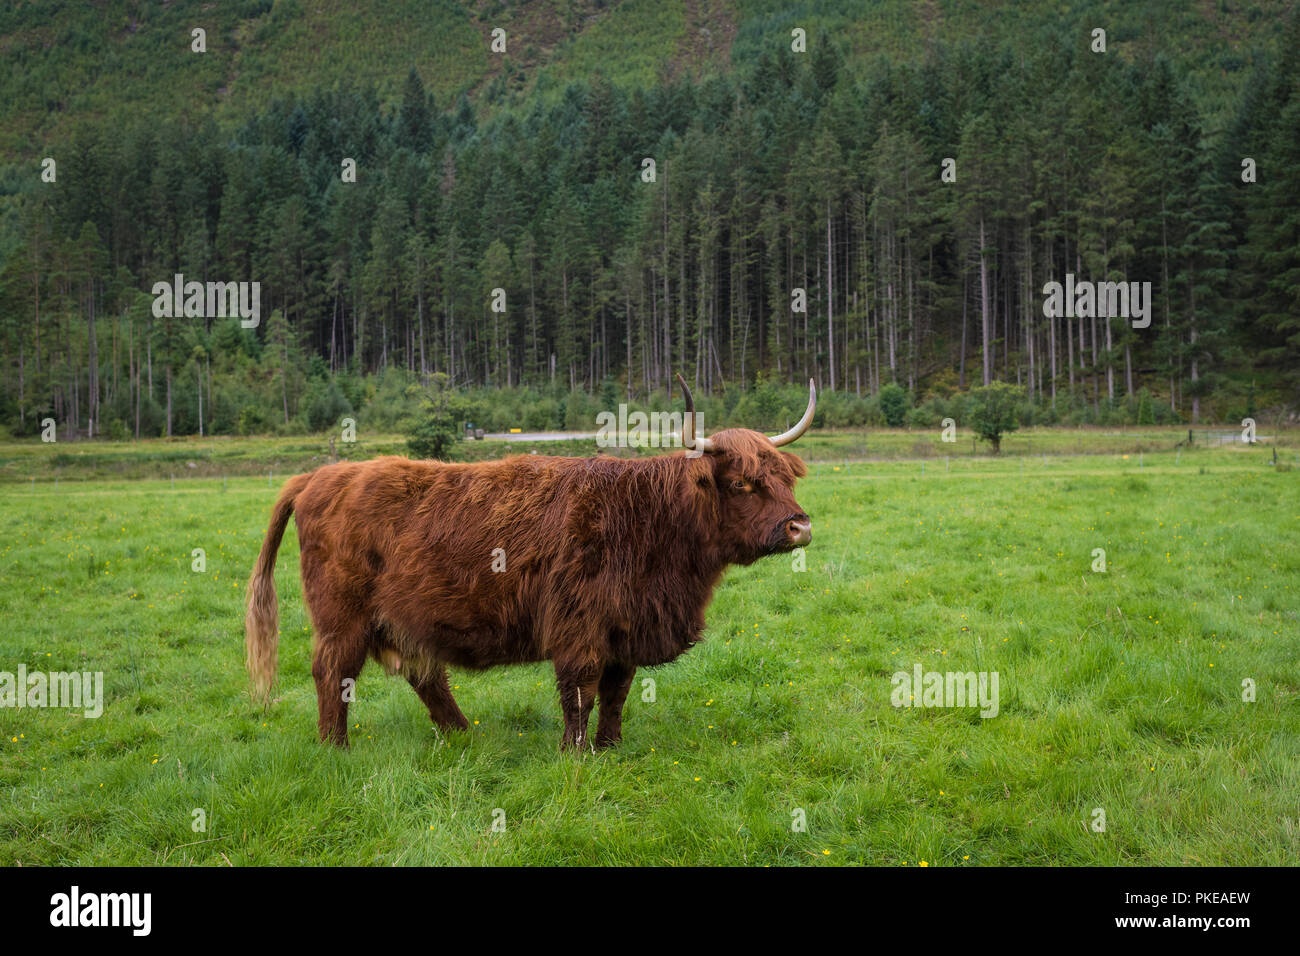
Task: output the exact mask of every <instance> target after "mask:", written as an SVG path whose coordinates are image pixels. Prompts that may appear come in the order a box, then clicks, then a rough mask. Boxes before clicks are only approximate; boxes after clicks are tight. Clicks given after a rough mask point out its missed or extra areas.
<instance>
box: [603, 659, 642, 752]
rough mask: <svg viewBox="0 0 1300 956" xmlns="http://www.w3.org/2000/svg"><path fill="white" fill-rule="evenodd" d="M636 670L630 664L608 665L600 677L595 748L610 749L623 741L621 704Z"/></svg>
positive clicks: (625, 697) (624, 699) (625, 698)
mask: <svg viewBox="0 0 1300 956" xmlns="http://www.w3.org/2000/svg"><path fill="white" fill-rule="evenodd" d="M635 674H636V668H635V667H633V666H632V665H630V664H609V665H608V666H606V668H605V670H604V672H603V673H602V674H601V675H600V691H599V693H600V718H599V719H598V720H597V722H596V746H597V747H610V746H612V745H614V744H616V743H618V742H619V741H620V740H622V739H623V702H624V701H626V700H627V692H628V688H630V687H631V686H632V677H633V675H635Z"/></svg>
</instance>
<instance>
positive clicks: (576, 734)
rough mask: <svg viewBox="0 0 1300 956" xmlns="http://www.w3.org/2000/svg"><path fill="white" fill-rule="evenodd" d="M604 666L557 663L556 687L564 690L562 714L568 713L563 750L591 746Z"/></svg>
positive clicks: (562, 694)
mask: <svg viewBox="0 0 1300 956" xmlns="http://www.w3.org/2000/svg"><path fill="white" fill-rule="evenodd" d="M602 671H603V668H602V667H601V666H600V665H598V664H597V665H591V664H574V663H565V662H563V661H560V660H557V661H556V662H555V683H556V684H557V685H558V686H559V688H560V710H561V711H562V712H563V713H564V736H563V737H562V738H561V739H560V749H561V750H582V749H584V748H585V747H587V746H588V740H587V720H588V718H590V717H591V705H592V704H594V703H595V702H596V691H597V688H598V687H599V685H600V675H601V673H602Z"/></svg>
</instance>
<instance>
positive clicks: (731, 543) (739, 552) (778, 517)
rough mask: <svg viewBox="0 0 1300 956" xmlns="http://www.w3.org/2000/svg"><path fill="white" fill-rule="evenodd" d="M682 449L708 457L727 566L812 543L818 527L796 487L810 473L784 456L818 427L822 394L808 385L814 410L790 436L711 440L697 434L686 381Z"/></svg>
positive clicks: (738, 432) (744, 433)
mask: <svg viewBox="0 0 1300 956" xmlns="http://www.w3.org/2000/svg"><path fill="white" fill-rule="evenodd" d="M677 381H678V382H680V383H681V386H682V391H683V392H684V393H685V395H686V414H685V416H683V423H682V444H683V445H684V446H685V447H686V448H687V449H688V451H690V452H695V453H702V455H701V457H702V461H703V462H704V465H702V466H701V468H700V469H699V471H698V472H697V474H698V480H699V481H700V483H701V484H702V485H703V484H705V483H707V482H709V481H711V482H712V487H711V488H708V489H705V490H707V491H709V492H711V494H712V496H716V497H715V500H716V502H717V516H718V525H719V537H720V544H721V547H722V550H723V553H724V555H725V558H726V560H727V561H728V562H729V563H733V564H751V563H753V562H754V561H757V560H758V559H759V558H761V557H763V556H765V555H769V554H776V553H778V552H781V551H791V550H793V549H795V548H800V547H803V546H804V545H806V544H808V543H809V542H810V541H812V521H811V519H809V517H808V515H807V514H806V513H805V512H804V510H803V508H802V507H800V506H799V502H797V501H795V500H794V483H795V481H797V480H798V479H800V478H802V477H803V476H804V475H806V474H807V473H808V469H807V468H806V467H805V466H804V463H803V461H802V460H800V458H799V457H798V456H797V455H792V454H790V453H789V452H785V451H780V448H781V446H782V445H788V444H790V443H791V442H793V441H795V440H796V439H797V438H799V436H800V435H802V434H803V433H804V432H806V431H807V430H808V426H810V425H811V424H812V419H813V411H814V410H815V409H816V407H817V389H816V387H815V386H814V385H813V383H812V382H811V381H810V382H809V383H808V409H807V411H805V412H804V413H803V417H802V418H800V419H799V421H798V422H797V423H796V424H795V426H794V427H793V428H791V429H790V430H789V431H787V432H783V433H782V434H780V435H773V436H771V437H770V438H769V437H768V436H767V435H764V434H763V433H762V432H756V431H750V430H749V429H748V428H728V429H726V430H725V431H720V432H715V433H714V434H713V435H710V436H708V437H707V438H706V437H704V436H702V435H696V434H695V401H694V399H693V398H692V397H691V390H690V389H689V388H688V387H687V385H686V381H685V380H684V379H683V378H682V377H681V376H680V375H678V376H677Z"/></svg>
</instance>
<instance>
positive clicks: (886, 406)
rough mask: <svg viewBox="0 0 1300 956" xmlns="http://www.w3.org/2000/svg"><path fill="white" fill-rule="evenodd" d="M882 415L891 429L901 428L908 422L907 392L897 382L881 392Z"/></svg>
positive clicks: (885, 387) (891, 383)
mask: <svg viewBox="0 0 1300 956" xmlns="http://www.w3.org/2000/svg"><path fill="white" fill-rule="evenodd" d="M880 413H881V414H882V415H884V416H885V424H886V425H888V426H889V427H890V428H901V427H902V426H903V424H904V423H905V422H906V421H907V391H906V390H905V389H904V388H903V386H901V385H899V384H898V383H897V382H890V383H889V384H888V385H886V386H884V387H883V388H881V390H880Z"/></svg>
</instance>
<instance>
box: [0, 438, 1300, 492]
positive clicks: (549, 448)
mask: <svg viewBox="0 0 1300 956" xmlns="http://www.w3.org/2000/svg"><path fill="white" fill-rule="evenodd" d="M1215 431H1217V432H1220V433H1222V434H1225V435H1233V434H1236V433H1237V432H1238V431H1239V430H1238V429H1233V428H1228V427H1221V428H1218V429H1215ZM1202 435H1203V433H1202V432H1201V430H1199V429H1198V430H1197V432H1196V439H1195V440H1196V442H1197V444H1195V445H1194V446H1192V447H1185V448H1183V449H1182V451H1181V452H1178V445H1179V443H1180V442H1184V441H1185V440H1186V438H1187V429H1186V428H1179V427H1156V426H1145V427H1128V428H1027V429H1022V430H1020V431H1017V432H1013V433H1010V434H1008V435H1006V436H1005V437H1004V438H1003V440H1002V455H1003V456H1004V457H1034V456H1038V457H1041V456H1043V455H1050V456H1061V455H1098V454H1115V455H1122V454H1131V455H1138V454H1150V453H1152V452H1163V451H1170V452H1175V453H1176V457H1177V458H1178V461H1179V463H1180V464H1181V463H1182V462H1183V461H1188V462H1193V461H1196V460H1198V457H1197V456H1200V455H1202V454H1204V453H1205V452H1206V451H1207V446H1206V445H1205V444H1204V439H1203V437H1202ZM1259 435H1260V438H1261V441H1262V442H1264V443H1266V444H1267V448H1268V450H1269V451H1270V452H1271V451H1272V449H1273V448H1276V449H1277V451H1278V455H1279V460H1280V461H1282V462H1283V463H1284V464H1289V465H1291V466H1293V467H1294V466H1296V465H1300V432H1297V431H1295V430H1294V429H1292V430H1278V429H1275V428H1272V427H1267V426H1261V430H1260V432H1259ZM954 437H955V438H956V440H955V441H952V442H945V441H944V440H943V437H942V432H941V430H940V429H937V428H931V429H905V428H874V429H873V428H856V429H847V428H846V429H838V430H836V429H826V430H818V431H816V432H814V433H813V434H810V435H808V436H806V437H804V438H803V439H801V440H800V443H799V452H800V454H801V455H802V456H803V458H804V459H805V460H807V461H810V462H831V463H837V462H838V463H840V464H847V463H849V462H854V461H888V460H893V459H908V460H920V459H938V460H940V461H942V460H943V459H958V458H980V459H987V458H988V456H989V446H988V444H987V443H986V442H980V441H976V440H975V439H974V438H973V437H972V436H971V433H970V432H969V431H963V432H959V433H958V435H957V436H954ZM406 447H407V446H406V438H405V437H404V436H402V435H390V434H376V435H369V434H365V433H362V434H359V435H358V436H357V440H356V441H355V442H348V443H345V442H342V441H336V442H335V443H334V453H335V455H336V456H337V457H339V458H346V459H351V460H353V461H359V460H363V459H366V458H373V457H375V456H376V455H405V454H406V453H407V450H406ZM1234 450H1240V449H1239V448H1238V449H1234ZM529 451H536V452H538V453H539V454H549V455H579V456H585V455H592V454H594V453H595V452H596V451H597V449H596V446H595V442H594V441H593V440H592V439H573V440H562V441H546V442H533V443H525V442H507V441H500V440H490V439H485V440H481V441H465V442H461V443H460V444H459V445H458V447H457V452H456V454H457V456H458V457H459V458H461V459H462V460H465V461H484V460H487V459H493V458H500V457H502V456H504V455H515V454H525V453H527V452H529ZM604 453H605V454H612V455H635V454H638V453H644V454H652V455H654V454H660V453H661V451H660V450H659V449H653V448H650V449H641V450H638V449H633V448H611V449H607V450H606V451H605V452H604ZM329 455H330V440H329V438H328V437H327V436H325V435H299V436H291V437H284V438H267V437H250V438H235V437H227V436H221V437H218V438H196V437H176V438H151V439H144V440H143V441H124V442H112V441H72V442H69V441H64V440H60V441H58V442H56V443H50V444H44V443H42V442H39V441H35V440H27V441H8V442H6V441H0V484H2V483H4V482H38V483H47V482H52V481H54V480H56V479H57V480H60V481H83V480H86V479H107V480H113V479H128V478H131V479H134V478H165V479H167V480H168V482H169V484H170V483H171V482H172V481H178V482H182V483H183V482H185V481H187V480H189V479H194V478H199V479H202V478H209V479H210V478H218V479H219V478H223V477H236V476H239V475H245V476H253V475H256V476H259V477H262V478H266V477H268V476H270V477H271V479H272V480H273V481H274V480H275V477H276V476H277V475H278V476H279V477H280V479H281V480H283V478H284V477H285V476H287V475H289V474H296V473H297V472H300V471H310V470H311V469H313V468H318V467H320V466H321V465H323V464H325V463H326V462H327V461H329ZM931 467H933V465H932V466H931Z"/></svg>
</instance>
